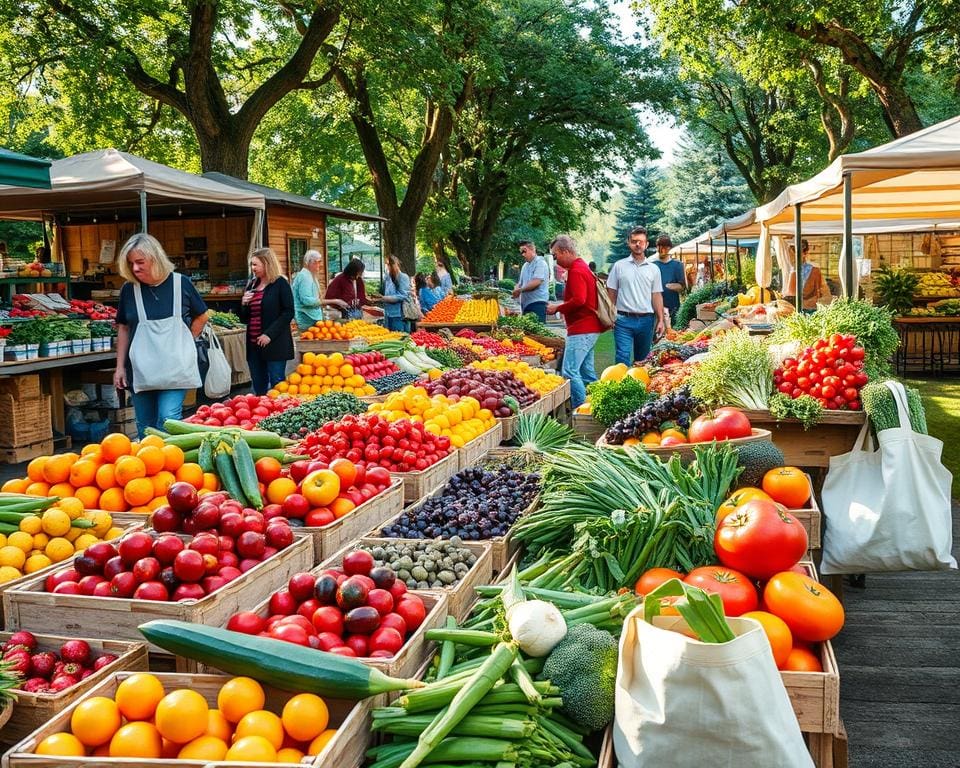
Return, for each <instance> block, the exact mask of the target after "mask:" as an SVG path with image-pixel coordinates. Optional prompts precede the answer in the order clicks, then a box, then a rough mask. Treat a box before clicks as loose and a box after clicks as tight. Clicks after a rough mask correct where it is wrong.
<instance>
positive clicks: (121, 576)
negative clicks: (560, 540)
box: [110, 571, 137, 597]
mask: <svg viewBox="0 0 960 768" xmlns="http://www.w3.org/2000/svg"><path fill="white" fill-rule="evenodd" d="M136 589H137V577H136V576H134V575H133V574H132V573H131V572H130V571H124V572H122V573H118V574H117V575H116V576H114V577H113V578H112V579H110V592H111V593H112V594H113V596H114V597H133V593H134V592H135V591H136Z"/></svg>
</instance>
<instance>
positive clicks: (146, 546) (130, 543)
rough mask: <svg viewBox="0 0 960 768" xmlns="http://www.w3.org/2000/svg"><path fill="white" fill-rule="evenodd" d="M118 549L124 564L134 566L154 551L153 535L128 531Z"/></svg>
mask: <svg viewBox="0 0 960 768" xmlns="http://www.w3.org/2000/svg"><path fill="white" fill-rule="evenodd" d="M191 487H192V486H191ZM117 551H118V552H119V554H120V557H121V559H122V560H123V562H124V565H127V566H132V565H133V564H134V563H135V562H137V560H139V559H140V558H141V557H149V556H150V555H151V554H152V553H153V537H152V536H151V535H150V534H149V533H144V532H143V531H134V532H133V533H128V534H127V535H126V536H124V537H123V538H122V539H120V543H119V544H118V545H117ZM107 562H110V561H109V560H108V561H107Z"/></svg>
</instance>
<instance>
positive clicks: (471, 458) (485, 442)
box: [455, 421, 503, 470]
mask: <svg viewBox="0 0 960 768" xmlns="http://www.w3.org/2000/svg"><path fill="white" fill-rule="evenodd" d="M502 440H503V425H502V423H501V422H499V421H497V422H495V423H494V425H493V429H488V430H487V431H486V432H484V433H483V434H482V435H480V437H477V438H474V439H473V440H471V441H470V442H468V443H467V444H466V445H464V446H463V448H458V449H457V451H456V453H455V455H456V457H457V468H458V469H460V470H463V469H468V468H470V467H472V466H473V465H474V464H476V463H477V462H478V461H480V459H482V458H483V457H484V456H485V455H486V454H487V453H489V452H490V451H491V450H492V449H494V448H496V447H497V446H498V445H500V443H501V441H502Z"/></svg>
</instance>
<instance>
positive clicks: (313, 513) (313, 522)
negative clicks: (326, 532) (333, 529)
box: [303, 507, 337, 528]
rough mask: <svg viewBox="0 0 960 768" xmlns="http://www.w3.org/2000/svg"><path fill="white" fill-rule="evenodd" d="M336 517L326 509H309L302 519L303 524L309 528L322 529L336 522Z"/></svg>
mask: <svg viewBox="0 0 960 768" xmlns="http://www.w3.org/2000/svg"><path fill="white" fill-rule="evenodd" d="M336 519H337V517H336V515H334V514H333V512H332V511H331V510H330V509H329V508H328V507H320V508H318V509H311V510H310V511H309V512H307V515H306V517H304V518H303V524H304V525H306V526H308V527H310V528H322V527H323V526H325V525H330V523H332V522H333V521H334V520H336Z"/></svg>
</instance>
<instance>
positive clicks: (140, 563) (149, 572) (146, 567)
mask: <svg viewBox="0 0 960 768" xmlns="http://www.w3.org/2000/svg"><path fill="white" fill-rule="evenodd" d="M133 577H134V578H135V579H136V580H137V584H143V582H145V581H156V580H157V579H159V578H160V561H159V560H158V559H157V558H155V557H141V558H140V559H139V560H137V562H135V563H134V564H133Z"/></svg>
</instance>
